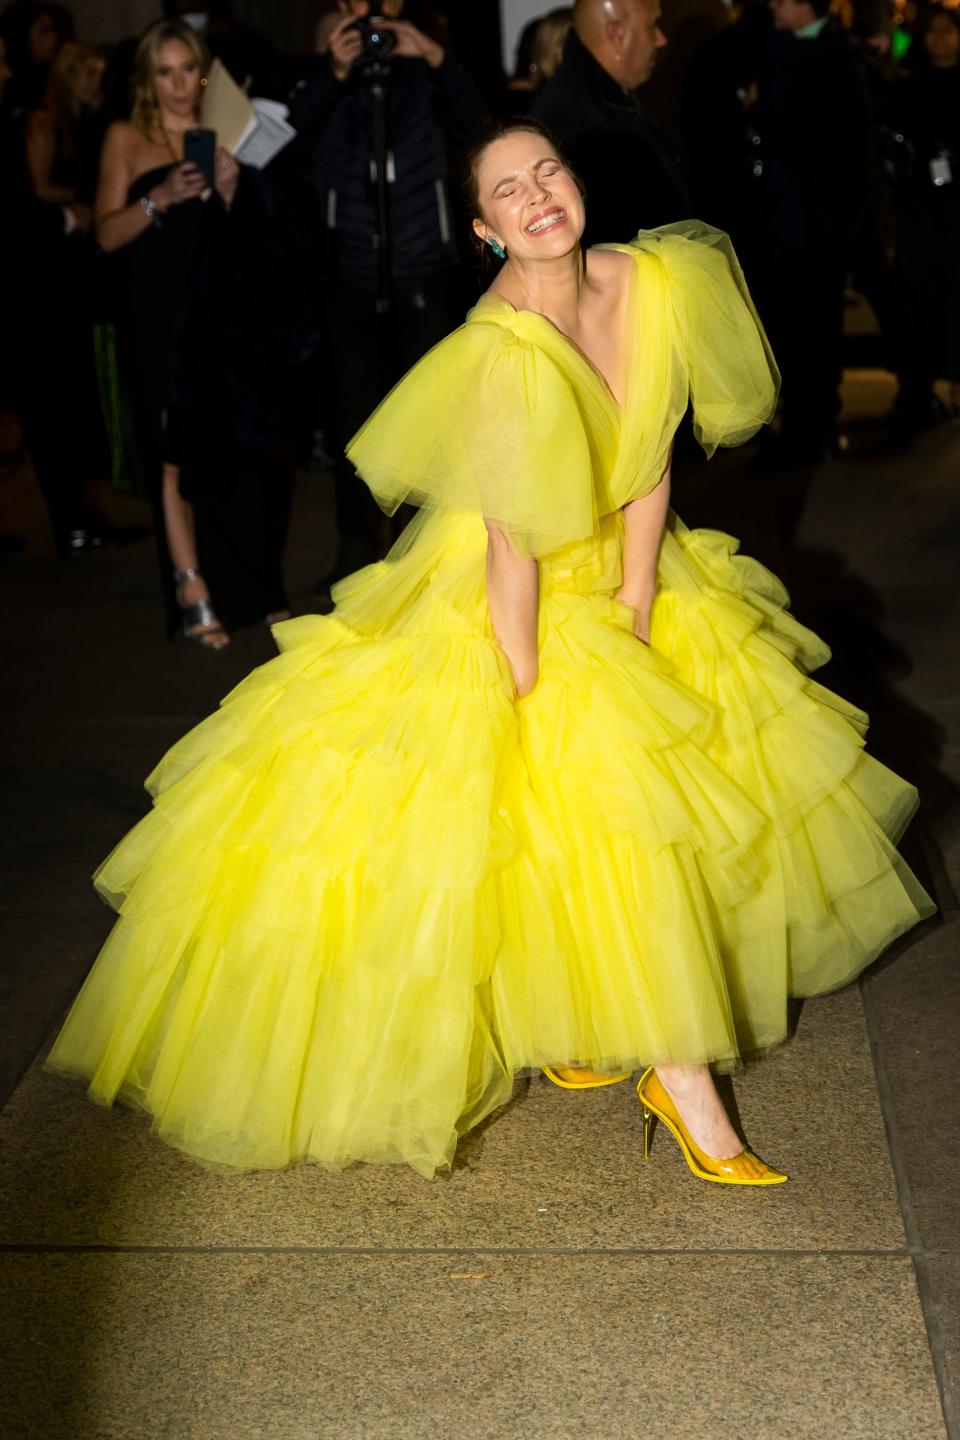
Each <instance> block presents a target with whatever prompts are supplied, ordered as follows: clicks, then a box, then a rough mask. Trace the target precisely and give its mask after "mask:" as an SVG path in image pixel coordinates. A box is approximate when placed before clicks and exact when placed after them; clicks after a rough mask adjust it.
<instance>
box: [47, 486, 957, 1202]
mask: <svg viewBox="0 0 960 1440" xmlns="http://www.w3.org/2000/svg"><path fill="white" fill-rule="evenodd" d="M485 546H486V535H485V530H484V527H483V524H482V521H480V520H479V519H477V518H476V517H468V516H457V515H452V514H443V513H432V514H429V513H426V512H423V513H421V515H420V516H418V518H417V519H416V520H415V521H414V523H413V524H412V525H411V526H410V527H409V529H408V530H407V532H406V533H405V534H404V536H403V537H402V538H401V540H400V541H399V542H398V544H397V546H396V547H395V549H394V551H393V552H392V554H391V556H390V557H389V558H388V559H387V560H386V561H384V562H382V563H381V564H379V565H375V566H371V567H369V568H368V569H366V570H362V571H360V572H358V573H357V574H356V575H353V576H351V577H350V578H349V579H347V580H346V581H344V582H343V583H342V584H341V585H340V586H339V587H338V589H337V592H336V597H335V598H336V600H337V608H336V611H335V612H334V614H333V615H331V616H329V617H318V616H305V617H302V618H300V619H296V620H291V621H288V622H287V623H285V624H282V625H280V626H278V627H277V629H276V632H275V633H276V638H277V641H278V643H279V646H280V649H281V652H282V653H281V654H280V656H279V657H278V658H277V659H275V660H272V661H271V662H270V663H269V664H267V665H264V666H263V667H261V668H260V669H259V670H257V671H255V672H254V673H253V674H252V675H250V676H249V677H248V678H247V679H246V680H245V681H244V682H243V683H242V684H241V685H240V686H239V687H238V688H237V689H235V690H234V691H233V692H232V694H230V695H228V696H227V698H226V699H225V700H224V702H223V704H222V706H221V708H220V709H219V710H218V711H217V712H216V713H215V714H213V715H211V716H210V717H209V718H208V719H207V720H205V721H204V722H203V723H202V724H201V725H199V726H198V727H197V728H196V729H195V730H193V731H192V732H191V733H189V734H188V735H186V736H185V737H184V738H183V739H182V740H181V741H180V742H179V743H178V744H177V745H175V746H174V747H173V749H172V750H171V751H170V752H169V753H168V754H167V755H166V756H165V757H164V759H163V760H162V761H161V762H160V764H159V766H158V767H157V769H156V770H155V771H154V773H153V775H152V776H151V777H150V778H149V780H148V782H147V783H148V788H149V789H150V790H151V792H152V793H153V794H154V796H155V798H156V803H155V805H154V808H153V809H152V811H151V812H150V813H149V814H148V815H147V816H146V817H145V818H144V819H143V820H142V821H141V822H140V824H138V825H137V826H136V827H135V828H134V830H132V831H131V833H130V834H129V835H127V837H126V838H125V839H124V840H123V841H122V842H121V844H120V845H119V846H118V847H117V849H116V850H114V852H113V853H112V854H111V855H110V857H109V858H108V859H107V860H106V862H105V863H104V864H103V866H102V867H101V868H100V870H99V871H98V872H97V876H96V883H97V886H98V888H99V890H100V891H101V893H102V894H103V895H104V897H105V898H106V899H107V900H109V901H110V903H111V904H113V905H114V906H115V907H116V908H117V909H118V911H119V919H118V921H117V923H116V925H115V927H114V929H113V931H112V933H111V935H110V937H109V939H108V941H107V944H106V945H105V946H104V949H103V951H102V953H101V954H100V956H99V958H98V959H97V961H96V964H95V965H94V967H93V969H92V970H91V972H90V975H89V976H88V978H87V980H86V983H85V984H84V986H83V989H82V990H81V992H80V994H79V996H78V997H77V999H76V1001H75V1002H74V1005H73V1007H72V1009H71V1011H70V1014H69V1016H68V1017H67V1020H66V1022H65V1024H64V1026H63V1028H62V1030H61V1032H60V1034H59V1036H58V1037H57V1040H56V1042H55V1044H54V1047H53V1050H52V1052H51V1054H50V1056H49V1059H48V1061H47V1064H48V1066H49V1068H51V1069H54V1070H57V1071H60V1072H64V1073H68V1074H75V1075H80V1076H83V1077H85V1078H86V1079H87V1080H88V1082H89V1092H88V1093H89V1095H90V1098H91V1099H93V1100H95V1101H98V1102H100V1103H102V1104H106V1105H109V1104H111V1103H112V1102H113V1101H114V1100H115V1099H120V1100H121V1101H124V1102H126V1103H129V1104H134V1105H137V1106H140V1107H142V1108H143V1109H145V1110H146V1111H148V1112H149V1113H150V1115H151V1116H152V1117H153V1126H154V1129H155V1130H156V1132H157V1133H158V1134H159V1135H160V1136H161V1137H162V1138H163V1139H164V1140H166V1141H168V1142H170V1143H171V1144H173V1145H176V1146H178V1147H179V1148H181V1149H182V1150H184V1151H185V1152H187V1153H188V1154H190V1155H192V1156H194V1157H195V1158H197V1159H198V1160H201V1161H203V1162H205V1163H207V1164H211V1165H215V1166H224V1167H229V1168H233V1169H255V1168H265V1167H277V1166H284V1165H289V1164H291V1163H294V1162H296V1161H302V1160H309V1161H315V1162H318V1163H320V1164H324V1165H328V1166H343V1165H347V1164H349V1163H350V1162H352V1161H355V1160H366V1161H378V1162H406V1163H409V1164H410V1165H413V1166H414V1167H415V1168H416V1169H417V1170H419V1171H421V1172H423V1173H424V1174H431V1173H433V1172H434V1171H435V1170H436V1169H437V1168H438V1167H440V1166H443V1165H446V1164H449V1162H450V1160H451V1158H452V1155H453V1152H454V1149H455V1146H456V1143H457V1138H458V1135H459V1134H461V1133H463V1131H464V1130H466V1129H467V1128H469V1127H470V1126H471V1125H473V1124H475V1123H476V1122H477V1121H478V1120H480V1119H481V1118H483V1117H484V1116H485V1115H487V1114H489V1113H490V1111H491V1110H493V1109H494V1108H495V1107H496V1106H497V1105H500V1104H502V1103H503V1101H504V1100H505V1099H507V1097H508V1096H509V1095H510V1093H511V1087H512V1082H513V1077H514V1075H515V1074H517V1073H518V1072H522V1071H525V1070H530V1069H532V1068H535V1067H538V1066H541V1065H544V1064H550V1063H554V1062H556V1063H561V1064H563V1063H566V1062H569V1061H580V1062H583V1063H588V1064H591V1065H595V1066H599V1067H601V1068H606V1067H616V1068H617V1069H633V1068H639V1067H640V1066H641V1065H645V1064H650V1063H654V1064H656V1063H666V1062H679V1063H697V1062H701V1061H709V1062H711V1063H713V1064H714V1065H716V1066H717V1067H719V1068H732V1067H735V1066H736V1065H737V1064H738V1062H739V1060H740V1059H741V1057H743V1056H745V1055H750V1054H756V1053H760V1052H762V1051H764V1050H767V1049H769V1048H770V1047H771V1046H773V1045H775V1044H776V1043H777V1042H778V1041H780V1040H782V1039H783V1037H784V1034H785V1030H786V1019H787V997H788V996H790V995H811V994H814V993H816V992H821V991H824V990H828V989H831V988H833V987H836V986H838V985H842V984H844V983H845V982H846V981H848V980H850V979H851V978H852V977H853V976H855V975H856V974H857V973H858V972H859V971H860V970H861V969H862V968H863V966H864V965H866V964H867V963H868V962H869V961H870V960H871V959H873V958H874V956H876V955H877V954H878V953H879V952H880V951H881V950H882V949H883V948H884V947H885V946H886V945H887V944H889V942H890V941H891V940H892V939H893V938H894V937H895V936H897V935H899V934H901V933H902V932H903V931H905V930H907V929H908V928H909V927H910V926H911V925H913V924H914V923H915V922H916V920H917V919H918V918H920V917H921V916H923V915H926V914H929V913H930V911H931V909H932V908H933V907H932V905H931V902H930V900H929V898H928V897H927V895H926V894H925V893H924V891H923V889H922V888H921V886H920V885H919V884H918V883H917V881H916V879H915V878H914V876H913V875H912V874H911V872H910V870H909V869H908V867H907V866H906V865H905V864H904V862H903V861H902V860H901V858H900V857H899V855H898V854H897V851H896V850H895V848H894V843H895V841H896V839H897V837H898V836H899V834H900V832H901V831H902V830H903V828H904V826H905V825H906V823H907V821H908V820H909V818H910V816H911V814H912V813H913V810H914V808H915V804H916V793H915V791H914V790H913V788H912V787H911V786H910V785H908V784H906V783H905V782H904V781H902V780H900V779H898V778H897V777H896V776H895V775H893V774H892V773H891V772H890V771H889V770H887V769H885V768H884V767H883V766H882V765H880V764H878V763H877V762H876V761H875V760H873V759H871V758H870V757H869V756H867V755H866V754H865V753H864V750H863V734H864V730H865V728H866V717H865V716H864V715H863V714H862V713H860V712H859V711H857V710H855V709H854V708H853V707H852V706H849V705H847V704H845V703H844V702H843V701H842V700H840V699H838V698H837V697H836V696H835V695H832V694H830V693H829V692H828V691H826V690H824V689H823V688H822V687H820V686H818V685H817V684H815V683H814V682H813V681H811V680H810V679H809V678H808V675H807V672H808V671H809V670H810V669H812V668H814V667H815V666H816V665H819V664H821V663H822V662H823V661H824V660H825V659H826V657H827V652H826V650H825V648H824V647H823V645H822V644H821V643H820V642H819V641H818V640H817V639H816V637H815V636H814V635H812V634H811V633H810V632H809V631H807V630H804V629H803V628H802V627H801V626H800V625H798V624H797V623H796V621H794V620H793V619H792V618H791V617H790V615H789V614H788V613H787V612H786V610H785V608H784V607H785V603H786V598H787V597H786V595H785V593H784V591H783V589H782V587H781V586H780V584H779V582H778V581H777V580H776V579H775V578H774V577H773V576H771V575H770V574H769V572H767V571H766V570H764V569H763V568H762V567H761V566H759V565H757V564H756V563H755V562H752V561H750V560H748V559H744V558H741V557H739V556H737V555H736V554H735V549H736V547H735V545H734V543H733V542H732V541H731V540H730V539H729V538H728V537H726V536H723V535H719V534H716V533H713V532H708V531H693V532H688V531H687V530H686V529H685V528H684V527H683V526H682V524H680V522H679V521H677V520H676V519H675V518H672V519H671V521H670V525H669V527H668V531H667V534H666V535H665V537H664V543H663V547H662V554H661V562H660V586H659V590H658V596H657V600H656V604H655V607H654V619H653V634H652V644H651V646H650V647H649V648H648V647H646V646H644V645H643V644H641V643H640V642H639V641H638V640H637V639H636V638H635V637H634V636H633V634H632V632H631V628H630V626H631V619H632V616H631V612H630V611H628V610H627V609H626V607H624V606H622V605H620V604H619V603H618V602H616V601H615V600H613V599H612V595H613V593H614V591H615V590H616V588H617V586H618V584H619V581H620V556H621V547H622V520H621V517H620V516H619V515H614V516H610V517H608V518H607V519H606V520H605V521H604V522H603V525H602V528H601V533H600V536H599V538H598V539H594V540H591V541H589V542H582V543H578V544H576V545H573V546H568V547H566V548H565V549H563V550H561V551H558V552H556V553H555V554H554V555H552V556H550V557H548V558H547V559H545V560H543V561H541V567H540V568H541V591H542V595H541V618H540V680H539V683H538V684H537V687H536V689H535V690H534V691H533V693H532V694H531V695H529V696H528V697H526V698H525V699H523V700H520V701H519V702H515V701H514V699H513V687H512V683H511V679H510V674H509V670H508V667H507V664H506V662H505V660H504V658H503V656H502V654H501V652H500V650H499V649H498V647H497V645H496V643H495V641H494V637H493V634H492V631H491V628H490V622H489V617H488V614H487V608H486V595H485V578H484V558H485Z"/></svg>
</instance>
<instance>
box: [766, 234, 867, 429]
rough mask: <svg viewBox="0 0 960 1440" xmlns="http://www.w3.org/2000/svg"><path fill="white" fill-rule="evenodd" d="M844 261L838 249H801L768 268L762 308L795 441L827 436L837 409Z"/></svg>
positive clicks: (786, 422) (786, 425) (786, 419)
mask: <svg viewBox="0 0 960 1440" xmlns="http://www.w3.org/2000/svg"><path fill="white" fill-rule="evenodd" d="M848 267H849V258H848V256H847V255H846V254H845V253H844V252H841V251H839V250H838V251H801V252H798V253H796V254H794V255H791V256H790V257H789V258H786V259H783V260H781V261H780V262H779V263H778V264H777V265H776V266H775V267H772V268H771V271H770V275H769V284H770V289H769V293H768V294H767V295H766V296H765V298H764V303H763V305H762V306H761V313H762V314H763V318H764V321H765V323H766V326H767V330H768V333H769V336H770V343H771V344H772V346H773V353H774V355H775V356H776V358H777V362H778V364H779V366H780V370H781V374H782V375H783V424H784V435H785V436H786V437H787V438H788V439H789V440H791V441H792V442H796V443H797V444H799V445H805V444H816V443H817V442H818V441H819V440H822V439H824V438H826V437H827V436H829V435H830V433H831V431H832V430H833V427H834V424H835V422H836V418H837V415H838V414H839V413H840V404H841V401H840V381H841V379H842V377H843V301H844V292H845V289H846V283H847V272H848Z"/></svg>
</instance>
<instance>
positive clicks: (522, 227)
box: [473, 130, 585, 260]
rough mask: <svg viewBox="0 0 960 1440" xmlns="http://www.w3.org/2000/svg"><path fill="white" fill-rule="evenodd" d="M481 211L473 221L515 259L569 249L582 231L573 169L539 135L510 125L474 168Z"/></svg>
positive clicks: (549, 256) (544, 256) (555, 254)
mask: <svg viewBox="0 0 960 1440" xmlns="http://www.w3.org/2000/svg"><path fill="white" fill-rule="evenodd" d="M475 173H476V190H477V202H478V207H479V210H480V214H479V215H478V216H477V218H476V219H475V220H474V222H473V228H474V231H475V233H476V234H477V235H478V236H479V237H480V239H481V240H483V241H484V242H486V241H487V239H488V237H490V236H492V237H493V238H494V239H495V240H496V241H498V243H499V244H500V245H501V246H503V248H504V249H505V250H506V251H507V253H508V255H510V256H511V257H512V258H513V259H515V260H550V259H555V258H556V257H558V256H560V255H566V254H569V252H570V251H571V250H572V249H573V248H574V247H575V246H576V244H577V243H578V241H579V239H580V236H581V235H582V234H583V226H584V220H585V214H584V208H583V197H582V195H581V194H580V189H579V186H578V185H577V182H576V179H575V178H574V176H573V174H572V172H571V171H570V170H569V169H568V168H567V166H566V165H565V164H564V162H563V161H562V160H561V158H560V156H559V155H558V154H557V152H556V150H555V149H554V148H553V146H552V145H551V144H550V142H549V141H548V140H545V139H544V138H543V136H542V135H538V134H536V133H534V132H533V131H529V130H515V131H512V132H511V133H510V134H509V135H504V136H503V137H502V139H499V140H494V141H492V142H491V144H489V145H488V146H487V148H486V150H484V152H483V154H482V155H481V156H480V160H479V162H478V164H477V167H476V172H475Z"/></svg>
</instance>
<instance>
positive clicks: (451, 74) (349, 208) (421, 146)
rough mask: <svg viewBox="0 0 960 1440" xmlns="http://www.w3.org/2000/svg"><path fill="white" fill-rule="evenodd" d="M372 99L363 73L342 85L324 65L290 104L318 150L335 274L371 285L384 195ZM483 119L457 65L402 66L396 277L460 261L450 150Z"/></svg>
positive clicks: (393, 95) (396, 106) (394, 194)
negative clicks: (374, 172) (373, 167)
mask: <svg viewBox="0 0 960 1440" xmlns="http://www.w3.org/2000/svg"><path fill="white" fill-rule="evenodd" d="M370 106H371V99H370V92H369V89H368V87H367V85H366V84H365V82H364V81H363V80H362V79H361V78H360V76H358V75H357V74H356V73H353V74H351V75H350V76H348V78H347V79H346V80H343V81H340V80H336V79H335V78H334V76H333V73H332V71H331V69H330V64H329V61H328V59H327V57H326V56H321V57H318V59H317V61H316V62H315V63H314V66H313V69H312V70H311V72H310V74H309V75H308V76H307V79H306V81H305V82H304V84H303V85H302V87H301V88H300V89H299V91H298V92H296V93H295V95H294V97H293V100H292V102H291V115H290V121H291V124H292V125H294V126H295V127H296V129H297V130H298V131H299V132H300V133H301V135H307V136H308V137H309V138H310V139H311V140H312V142H313V144H314V151H313V164H312V181H313V186H314V189H315V192H316V199H317V204H318V207H319V211H318V219H319V221H320V226H321V233H322V235H323V237H324V242H325V247H324V248H325V252H326V253H325V268H326V269H327V270H330V271H333V272H336V273H340V274H344V275H350V276H352V277H366V278H367V279H372V278H373V277H375V275H376V273H377V253H376V250H375V248H374V234H375V229H376V208H375V203H376V197H375V191H374V188H373V186H372V184H371V182H370V148H369V138H368V136H369V123H370ZM483 117H484V107H483V102H482V101H481V99H480V97H479V95H478V94H477V92H476V90H475V89H474V87H473V84H472V83H471V81H470V80H468V79H467V76H466V75H465V74H464V73H463V71H462V70H461V69H460V68H459V66H457V65H456V64H454V62H453V61H452V60H450V59H449V58H447V59H444V61H443V63H442V64H441V65H439V66H438V67H437V68H436V69H433V68H431V66H430V65H428V64H427V62H426V61H425V60H415V59H399V60H395V61H394V62H393V66H392V79H391V80H390V82H389V87H388V98H387V124H388V137H389V145H390V150H391V151H392V154H393V168H394V174H395V178H394V180H393V182H392V184H391V186H390V192H389V193H390V201H391V206H390V226H391V236H390V239H391V249H392V261H393V263H392V267H391V268H392V272H393V274H394V276H396V277H398V278H403V279H409V280H417V279H425V278H426V277H427V276H428V275H431V274H434V273H436V272H437V271H438V270H443V269H445V268H447V267H449V266H451V265H454V264H456V261H457V246H456V241H455V237H454V233H453V218H452V208H451V203H450V193H449V183H448V169H449V166H448V160H447V152H448V147H449V146H450V145H451V144H454V145H455V144H458V143H459V142H461V141H463V140H465V139H466V137H467V136H468V135H469V134H470V133H471V131H473V130H475V129H476V127H477V125H478V124H479V123H480V121H481V120H482V119H483Z"/></svg>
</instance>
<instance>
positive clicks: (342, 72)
mask: <svg viewBox="0 0 960 1440" xmlns="http://www.w3.org/2000/svg"><path fill="white" fill-rule="evenodd" d="M356 25H357V21H356V17H355V16H353V15H345V16H344V18H343V19H342V20H341V21H340V24H339V25H338V26H337V27H336V29H335V30H331V32H330V35H329V37H328V39H327V50H328V52H329V54H330V69H331V70H332V71H333V76H334V79H335V80H346V78H347V76H348V75H349V74H350V71H351V70H352V69H353V66H354V62H355V61H356V60H359V58H360V55H361V53H362V51H363V41H362V40H361V39H360V32H359V30H357V28H356Z"/></svg>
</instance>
